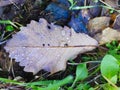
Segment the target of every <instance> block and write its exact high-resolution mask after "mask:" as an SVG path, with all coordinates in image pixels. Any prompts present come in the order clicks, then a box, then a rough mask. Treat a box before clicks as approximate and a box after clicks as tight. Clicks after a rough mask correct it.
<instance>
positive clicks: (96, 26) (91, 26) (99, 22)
mask: <svg viewBox="0 0 120 90" xmlns="http://www.w3.org/2000/svg"><path fill="white" fill-rule="evenodd" d="M109 22H110V17H105V16H103V17H96V18H94V19H91V20H90V21H89V23H88V30H89V31H90V34H91V35H94V34H96V33H98V32H100V31H101V30H103V29H105V28H106V27H108V26H109Z"/></svg>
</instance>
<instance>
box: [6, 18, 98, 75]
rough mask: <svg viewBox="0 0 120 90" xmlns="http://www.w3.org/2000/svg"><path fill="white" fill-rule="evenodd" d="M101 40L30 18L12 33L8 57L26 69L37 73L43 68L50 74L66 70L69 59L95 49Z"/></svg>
mask: <svg viewBox="0 0 120 90" xmlns="http://www.w3.org/2000/svg"><path fill="white" fill-rule="evenodd" d="M97 45H98V42H97V41H96V40H95V39H93V38H91V37H89V36H88V35H86V34H84V33H75V32H74V30H73V29H70V28H69V27H67V26H64V27H61V26H58V25H54V24H53V23H51V24H49V23H48V22H47V21H46V20H45V19H43V18H41V19H40V20H39V22H36V21H34V20H32V21H31V23H30V24H28V25H27V26H26V27H21V30H20V31H19V32H18V33H16V34H15V35H13V38H12V39H10V40H9V41H8V42H7V43H6V46H5V49H6V51H7V52H9V57H11V58H14V59H15V61H16V62H20V63H19V65H20V66H25V68H24V71H26V72H33V74H36V73H38V72H39V71H40V70H41V69H44V70H46V71H49V72H51V74H53V73H55V72H58V71H61V70H65V68H66V62H67V60H68V59H74V58H75V57H76V56H77V55H78V54H79V53H84V52H86V51H90V50H93V49H94V48H95V47H96V46H97Z"/></svg>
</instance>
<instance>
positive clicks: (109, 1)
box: [104, 0, 119, 9]
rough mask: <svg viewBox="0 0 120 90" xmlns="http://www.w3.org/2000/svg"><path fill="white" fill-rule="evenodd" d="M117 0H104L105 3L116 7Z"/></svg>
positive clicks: (117, 6)
mask: <svg viewBox="0 0 120 90" xmlns="http://www.w3.org/2000/svg"><path fill="white" fill-rule="evenodd" d="M118 1H119V0H104V2H105V4H107V5H109V6H110V7H113V8H117V9H118V8H119V5H118Z"/></svg>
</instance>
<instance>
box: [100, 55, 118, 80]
mask: <svg viewBox="0 0 120 90" xmlns="http://www.w3.org/2000/svg"><path fill="white" fill-rule="evenodd" d="M100 70H101V73H102V75H103V76H105V77H106V78H108V79H109V80H111V79H112V78H113V77H114V76H115V75H117V74H118V71H119V64H118V61H117V59H116V58H115V57H113V56H112V55H105V56H104V58H103V60H102V62H101V66H100Z"/></svg>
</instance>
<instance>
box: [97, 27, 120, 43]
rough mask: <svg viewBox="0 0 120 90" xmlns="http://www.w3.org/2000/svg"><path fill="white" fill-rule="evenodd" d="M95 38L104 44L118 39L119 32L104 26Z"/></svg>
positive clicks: (119, 38) (119, 36)
mask: <svg viewBox="0 0 120 90" xmlns="http://www.w3.org/2000/svg"><path fill="white" fill-rule="evenodd" d="M95 39H96V40H97V41H98V42H99V43H100V44H105V43H107V42H111V41H113V40H120V32H119V31H117V30H115V29H112V28H110V27H108V28H105V29H104V30H103V31H102V33H101V34H100V33H99V34H97V35H95Z"/></svg>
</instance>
